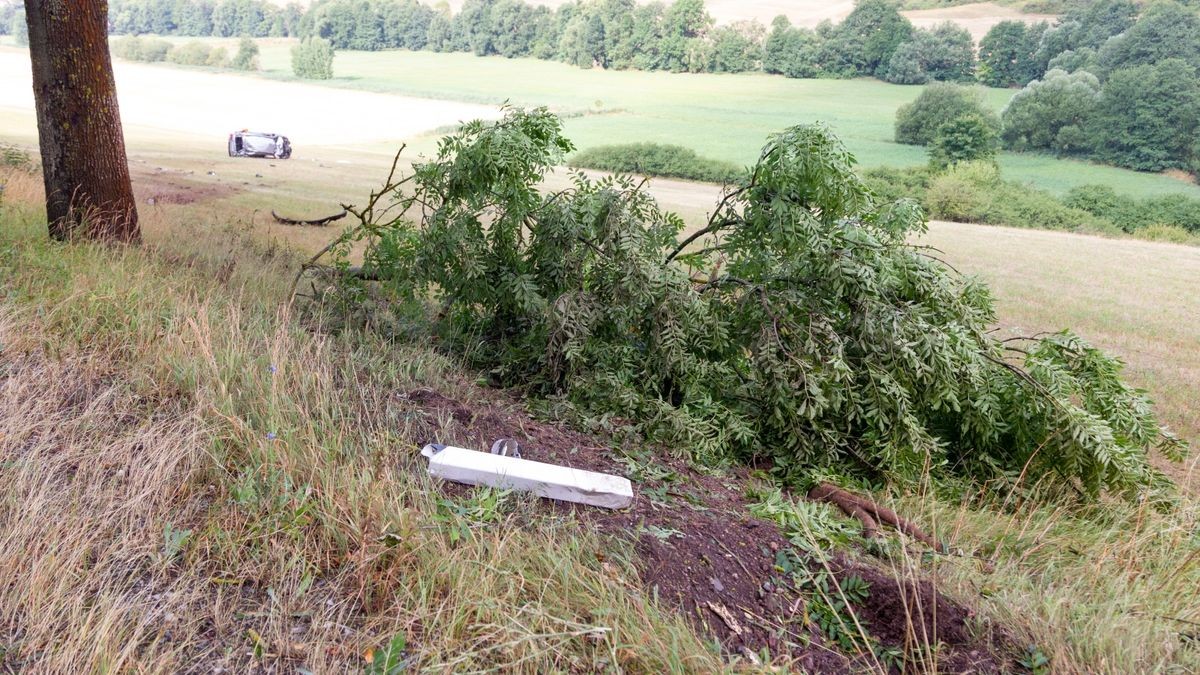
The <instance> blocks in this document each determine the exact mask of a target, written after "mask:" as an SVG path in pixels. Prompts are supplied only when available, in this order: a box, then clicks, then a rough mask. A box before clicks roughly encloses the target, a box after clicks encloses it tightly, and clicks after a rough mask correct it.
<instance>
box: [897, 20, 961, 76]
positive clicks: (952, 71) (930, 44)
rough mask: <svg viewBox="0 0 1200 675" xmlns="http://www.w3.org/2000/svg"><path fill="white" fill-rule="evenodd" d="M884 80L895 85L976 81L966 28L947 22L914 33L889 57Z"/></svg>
mask: <svg viewBox="0 0 1200 675" xmlns="http://www.w3.org/2000/svg"><path fill="white" fill-rule="evenodd" d="M882 75H883V79H885V80H887V81H888V82H895V83H896V84H924V83H926V82H929V81H931V80H938V81H953V82H969V81H971V80H974V79H975V43H974V42H972V40H971V34H970V33H968V32H967V30H966V29H965V28H962V27H960V26H956V25H955V24H953V23H950V22H946V23H942V24H939V25H937V26H935V27H934V28H933V29H931V30H923V29H922V30H917V31H915V32H914V33H913V36H912V39H911V40H910V41H908V42H905V43H903V44H901V45H900V46H899V47H898V48H897V49H896V51H895V52H893V53H892V57H891V59H890V60H889V61H888V64H887V68H885V69H884V71H883V73H882Z"/></svg>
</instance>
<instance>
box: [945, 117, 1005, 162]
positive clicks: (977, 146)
mask: <svg viewBox="0 0 1200 675" xmlns="http://www.w3.org/2000/svg"><path fill="white" fill-rule="evenodd" d="M997 145H999V138H998V136H997V134H996V129H995V127H993V126H992V124H991V123H989V122H988V121H987V120H985V119H984V118H983V117H982V116H981V115H978V114H976V113H968V114H966V115H962V116H960V117H956V118H954V119H952V120H950V121H949V122H945V123H944V124H942V125H941V126H940V127H938V128H937V131H936V132H934V134H933V140H932V141H930V142H929V165H930V166H931V167H933V168H934V169H945V168H946V167H949V166H953V165H955V164H958V163H960V162H975V161H988V162H990V161H994V160H995V158H996V146H997Z"/></svg>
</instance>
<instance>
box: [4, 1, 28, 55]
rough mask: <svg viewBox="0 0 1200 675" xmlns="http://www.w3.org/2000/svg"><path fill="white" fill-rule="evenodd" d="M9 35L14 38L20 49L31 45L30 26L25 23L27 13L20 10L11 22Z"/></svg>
mask: <svg viewBox="0 0 1200 675" xmlns="http://www.w3.org/2000/svg"><path fill="white" fill-rule="evenodd" d="M8 33H9V34H10V35H12V36H13V40H14V41H16V43H17V46H18V47H24V46H26V45H28V44H29V26H28V25H26V23H25V11H24V10H21V9H18V10H16V11H15V12H13V16H12V18H11V19H10V20H9V24H8Z"/></svg>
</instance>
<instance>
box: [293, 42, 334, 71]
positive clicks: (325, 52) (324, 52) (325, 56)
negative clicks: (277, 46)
mask: <svg viewBox="0 0 1200 675" xmlns="http://www.w3.org/2000/svg"><path fill="white" fill-rule="evenodd" d="M292 72H293V73H295V75H296V77H302V78H304V79H306V80H328V79H331V78H332V77H333V46H332V45H330V44H329V41H328V40H325V39H323V38H307V39H305V40H302V41H301V42H300V44H298V45H296V46H295V47H292Z"/></svg>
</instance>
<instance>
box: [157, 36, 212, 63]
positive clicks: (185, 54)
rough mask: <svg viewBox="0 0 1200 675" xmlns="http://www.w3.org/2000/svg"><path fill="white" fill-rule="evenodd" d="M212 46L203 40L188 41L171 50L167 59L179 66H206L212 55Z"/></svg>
mask: <svg viewBox="0 0 1200 675" xmlns="http://www.w3.org/2000/svg"><path fill="white" fill-rule="evenodd" d="M212 51H213V50H212V48H210V47H209V46H208V45H206V44H204V43H203V42H195V41H193V42H188V43H187V44H184V45H181V46H179V47H176V48H174V49H172V50H171V52H170V53H169V54H167V60H168V61H170V62H171V63H176V64H179V65H181V66H206V65H208V60H209V58H211V57H212Z"/></svg>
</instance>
